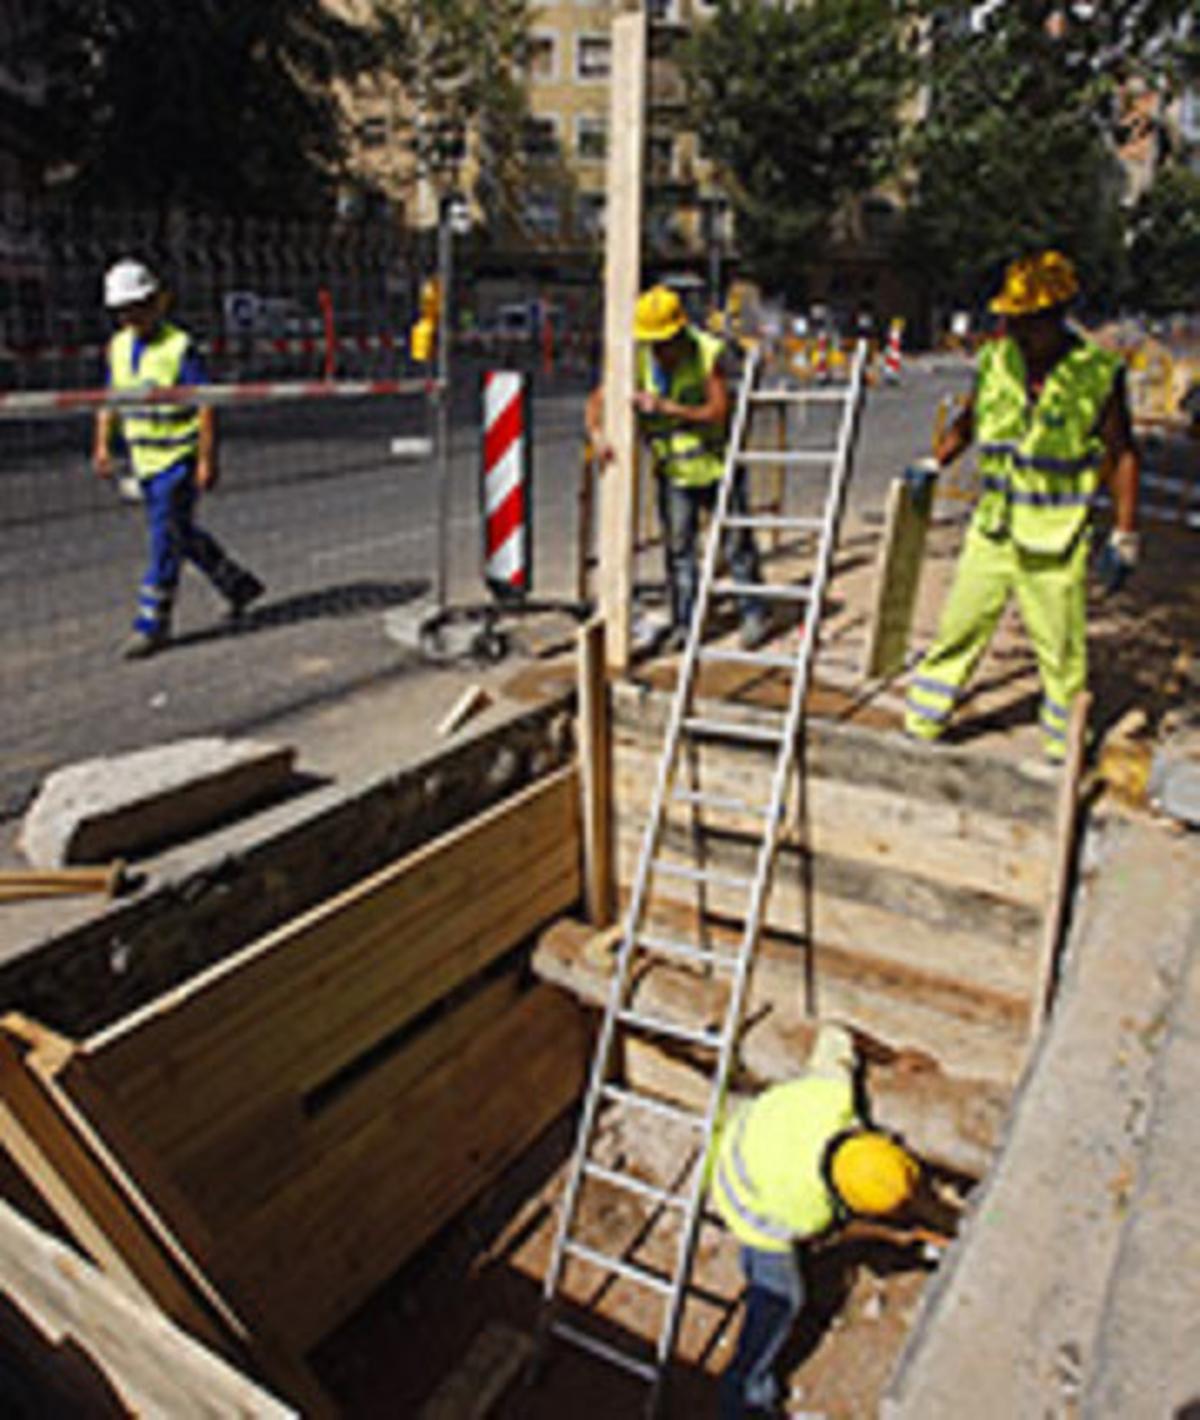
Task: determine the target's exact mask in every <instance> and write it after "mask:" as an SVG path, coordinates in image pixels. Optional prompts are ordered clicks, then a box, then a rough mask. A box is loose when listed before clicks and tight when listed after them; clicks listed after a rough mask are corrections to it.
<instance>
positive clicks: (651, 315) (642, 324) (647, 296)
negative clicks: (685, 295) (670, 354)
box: [633, 286, 687, 344]
mask: <svg viewBox="0 0 1200 1420" xmlns="http://www.w3.org/2000/svg"><path fill="white" fill-rule="evenodd" d="M685 325H687V313H686V312H685V311H684V309H683V302H682V301H681V300H680V299H679V293H678V292H677V291H672V290H671V288H670V287H669V286H652V287H651V288H650V290H649V291H644V292H643V293H642V294H641V295H640V296H639V297H638V302H637V306H636V307H635V308H634V312H633V334H634V338H635V339H636V340H646V341H650V342H653V343H656V344H657V343H661V342H662V341H664V340H670V339H671V338H672V336H676V335H678V334H679V332H680V331H681V330H682V329H683V328H684V326H685Z"/></svg>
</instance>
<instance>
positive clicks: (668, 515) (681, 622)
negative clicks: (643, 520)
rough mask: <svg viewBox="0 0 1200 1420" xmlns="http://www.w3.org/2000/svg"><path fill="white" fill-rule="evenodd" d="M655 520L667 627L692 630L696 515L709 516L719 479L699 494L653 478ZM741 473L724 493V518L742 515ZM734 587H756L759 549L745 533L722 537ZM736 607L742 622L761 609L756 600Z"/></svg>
mask: <svg viewBox="0 0 1200 1420" xmlns="http://www.w3.org/2000/svg"><path fill="white" fill-rule="evenodd" d="M656 481H657V483H658V517H659V522H660V523H661V525H662V531H663V548H664V551H665V555H666V568H667V590H668V591H669V593H670V596H671V622H672V625H674V626H679V627H682V628H683V629H684V630H685V631H686V630H687V629H688V627H690V626H691V624H692V611H693V608H694V607H695V605H696V587H697V584H698V582H699V580H700V569H699V565H698V563H697V560H696V534H697V532H698V530H699V526H700V513H701V510H704V511H705V512H709V513H711V512H712V510H713V508H714V507H715V506H716V502H717V492H718V490H719V489H720V486H721V482H720V479H717V480H715V481H714V482H712V483H705V484H703V485H701V486H700V487H698V488H694V487H689V486H688V485H687V484H683V483H676V482H675V480H674V479H672V478H670V477H668V476H666V475H665V474H661V473H660V474H657V475H656ZM746 507H747V504H746V474H745V470H742V471H741V472H740V473H737V474H735V475H734V482H733V487H732V489H730V493H729V512H730V513H745V512H746ZM723 551H724V553H725V556H726V557H727V558H728V560H729V568H730V571H731V572H732V573H733V579H734V581H735V582H757V581H759V570H758V546H757V544H756V543H755V541H754V534H753V533H752V532H751V531H750V529H749V528H736V529H735V530H734V531H732V532H728V533H726V534H725V546H724V549H723ZM738 605H739V607H740V609H741V614H742V619H743V621H744V620H745V619H746V618H747V617H750V616H761V615H762V613H763V605H762V602H761V600H760V599H759V598H757V597H740V598H739V599H738Z"/></svg>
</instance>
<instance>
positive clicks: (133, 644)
mask: <svg viewBox="0 0 1200 1420" xmlns="http://www.w3.org/2000/svg"><path fill="white" fill-rule="evenodd" d="M168 639H169V637H168V633H167V631H166V629H165V628H164V627H159V628H158V630H157V631H136V630H135V631H131V632H130V633H129V635H128V637H126V639H125V642H124V644H123V645H122V646H121V659H122V660H124V661H144V660H145V659H146V657H147V656H153V655H154V653H155V652H156V651H161V650H162V648H163V647H164V646H165V645H166V644H167V641H168Z"/></svg>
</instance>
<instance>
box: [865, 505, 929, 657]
mask: <svg viewBox="0 0 1200 1420" xmlns="http://www.w3.org/2000/svg"><path fill="white" fill-rule="evenodd" d="M932 506H933V500H932V499H931V498H929V497H922V496H920V495H919V494H917V493H915V492H914V490H913V489H912V488H911V487H910V486H909V485H908V484H907V483H906V482H905V481H904V479H903V478H893V479H892V482H891V486H890V487H889V489H888V499H887V510H886V513H885V516H884V525H883V537H882V540H881V542H880V547H879V560H878V562H877V563H876V572H875V597H874V601H873V602H872V605H871V611H870V620H869V621H868V624H867V638H866V652H865V654H864V658H863V668H862V674H863V678H864V679H868V680H869V679H872V678H875V677H885V678H886V677H890V676H895V675H899V673H900V672H901V671H902V670H903V669H904V662H905V657H906V656H907V654H908V637H909V632H910V631H911V630H912V618H913V610H914V608H915V606H916V603H917V588H918V587H919V585H920V581H921V564H922V562H923V560H924V557H925V538H926V534H927V533H928V531H929V517H930V510H931V508H932Z"/></svg>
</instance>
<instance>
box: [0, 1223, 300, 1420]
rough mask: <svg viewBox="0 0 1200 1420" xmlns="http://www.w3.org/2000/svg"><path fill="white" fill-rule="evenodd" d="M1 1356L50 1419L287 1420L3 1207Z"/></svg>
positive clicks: (209, 1356) (287, 1411) (264, 1397)
mask: <svg viewBox="0 0 1200 1420" xmlns="http://www.w3.org/2000/svg"><path fill="white" fill-rule="evenodd" d="M0 1276H2V1277H3V1278H4V1291H5V1294H6V1299H7V1300H6V1303H5V1304H3V1305H0V1346H3V1349H4V1350H5V1351H6V1352H8V1353H9V1354H10V1355H11V1354H17V1355H20V1356H21V1358H22V1361H23V1362H24V1363H25V1364H26V1365H27V1366H28V1367H29V1370H30V1372H31V1373H32V1374H34V1375H36V1376H37V1377H38V1379H39V1382H44V1383H45V1385H46V1386H47V1387H48V1396H49V1394H51V1393H52V1394H53V1395H54V1397H55V1400H56V1401H57V1402H58V1406H59V1407H61V1409H60V1408H55V1405H54V1403H53V1402H50V1401H49V1399H48V1398H47V1402H45V1403H46V1405H47V1408H46V1413H47V1414H50V1413H53V1414H60V1413H61V1414H64V1415H65V1414H75V1415H105V1414H109V1413H110V1408H111V1406H112V1404H113V1402H114V1399H115V1400H116V1402H117V1403H118V1404H119V1405H120V1406H121V1407H123V1408H124V1409H125V1410H126V1411H127V1413H129V1414H131V1415H169V1416H171V1417H172V1420H202V1417H211V1416H213V1415H214V1414H224V1415H239V1416H247V1417H255V1420H285V1417H287V1416H295V1415H296V1414H297V1413H298V1412H297V1411H295V1410H293V1409H291V1408H290V1407H289V1406H286V1405H284V1404H283V1403H282V1402H281V1401H279V1400H277V1399H276V1398H274V1397H273V1396H271V1395H269V1394H268V1393H267V1392H266V1391H265V1390H263V1389H262V1388H261V1387H260V1386H258V1385H256V1384H254V1382H252V1381H250V1380H249V1379H247V1377H245V1376H244V1375H242V1374H241V1373H240V1372H239V1371H237V1370H235V1369H234V1368H233V1367H231V1366H230V1365H229V1364H228V1363H227V1362H225V1361H224V1360H223V1359H221V1358H220V1357H218V1356H217V1355H215V1354H214V1353H213V1352H211V1351H209V1350H207V1349H206V1348H205V1347H203V1346H201V1345H200V1344H199V1343H198V1342H197V1341H195V1340H194V1339H193V1338H192V1337H190V1336H188V1335H187V1334H186V1333H185V1332H183V1331H181V1330H180V1329H178V1328H177V1327H175V1326H173V1325H172V1324H171V1323H170V1321H168V1319H167V1318H166V1317H165V1316H164V1315H163V1314H162V1313H161V1312H160V1311H158V1310H157V1309H156V1308H151V1307H146V1306H143V1305H142V1304H140V1303H139V1302H137V1301H136V1300H135V1299H134V1298H132V1297H130V1296H129V1295H128V1294H127V1293H125V1292H123V1291H122V1290H121V1289H120V1288H118V1287H117V1286H116V1285H115V1284H114V1283H113V1282H112V1281H111V1280H110V1279H109V1278H107V1277H106V1276H105V1275H104V1274H103V1273H102V1272H99V1271H97V1269H96V1268H94V1267H93V1266H91V1264H89V1263H88V1262H87V1261H85V1259H84V1258H83V1257H81V1256H80V1255H79V1254H78V1253H77V1252H75V1251H74V1250H73V1249H71V1248H69V1247H67V1246H65V1245H64V1244H63V1243H62V1242H60V1241H59V1240H58V1239H56V1238H53V1237H51V1236H49V1235H48V1234H46V1233H44V1232H43V1231H42V1230H41V1229H39V1228H37V1227H35V1226H34V1225H33V1224H32V1223H30V1222H29V1221H28V1220H27V1219H26V1218H24V1217H22V1216H21V1214H20V1213H19V1212H18V1211H16V1210H15V1209H12V1208H10V1207H8V1206H7V1205H6V1204H4V1203H0Z"/></svg>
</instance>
